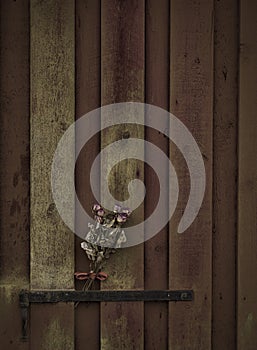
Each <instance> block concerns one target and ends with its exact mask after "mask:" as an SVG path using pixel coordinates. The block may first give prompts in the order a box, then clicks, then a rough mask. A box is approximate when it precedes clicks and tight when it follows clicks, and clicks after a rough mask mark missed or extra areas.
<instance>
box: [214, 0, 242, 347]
mask: <svg viewBox="0 0 257 350" xmlns="http://www.w3.org/2000/svg"><path fill="white" fill-rule="evenodd" d="M237 28H238V5H237V2H235V1H232V0H227V1H215V12H214V33H215V34H214V59H215V61H214V66H215V71H214V89H215V90H214V126H213V128H214V129H213V153H214V154H213V299H212V346H213V349H217V350H218V349H222V348H224V349H228V350H229V349H231V350H234V349H235V348H236V307H235V306H236V223H237V192H236V187H237V126H238V125H237V119H238V116H237V95H238V81H237V80H238V77H237V75H238V30H237Z"/></svg>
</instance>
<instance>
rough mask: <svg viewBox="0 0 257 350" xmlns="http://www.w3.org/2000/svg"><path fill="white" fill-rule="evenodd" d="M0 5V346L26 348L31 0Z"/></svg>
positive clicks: (3, 2)
mask: <svg viewBox="0 0 257 350" xmlns="http://www.w3.org/2000/svg"><path fill="white" fill-rule="evenodd" d="M0 6H1V8H0V13H1V19H0V23H1V38H0V49H1V53H0V56H1V61H0V75H1V81H0V96H1V104H0V113H1V117H0V130H1V133H0V231H1V237H0V310H1V311H0V314H1V317H0V344H1V348H3V349H6V350H12V349H13V350H25V349H28V346H29V344H28V343H23V342H22V341H21V321H20V318H19V316H20V308H19V304H18V300H19V299H18V293H19V291H20V289H22V288H28V285H29V4H28V1H19V2H13V1H12V2H10V1H1V3H0Z"/></svg>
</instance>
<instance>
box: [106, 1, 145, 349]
mask: <svg viewBox="0 0 257 350" xmlns="http://www.w3.org/2000/svg"><path fill="white" fill-rule="evenodd" d="M101 15H102V26H101V27H102V28H101V40H102V44H101V52H102V78H101V83H102V87H101V91H102V97H101V101H102V105H105V104H109V103H116V102H125V101H139V102H143V101H144V1H142V0H139V1H138V0H137V1H136V0H132V1H129V2H127V1H121V0H114V1H112V2H110V1H107V0H104V1H102V7H101ZM124 131H127V132H129V133H130V137H135V138H139V137H143V136H144V131H143V128H141V127H138V126H131V127H126V130H124V127H122V126H118V127H117V128H111V129H109V130H105V131H103V132H102V133H101V146H102V148H104V147H105V146H106V145H107V144H109V143H111V142H113V141H115V140H117V139H119V135H122V134H123V132H124ZM104 161H105V160H102V165H103V162H104ZM122 163H123V164H119V166H117V170H116V179H115V176H114V175H113V174H112V175H110V177H109V183H110V187H111V188H110V190H111V191H112V193H113V195H115V196H117V198H118V199H121V200H122V197H123V194H124V193H126V187H125V186H126V184H124V182H126V180H128V179H129V180H130V179H134V178H139V179H143V176H144V175H143V174H144V171H143V170H144V169H143V164H142V163H140V162H136V161H133V160H129V161H124V162H122ZM124 167H125V170H124ZM124 171H126V173H124ZM124 174H127V175H124ZM119 176H121V178H120V179H119ZM122 176H123V177H122ZM124 176H125V177H126V178H125V179H124ZM123 200H124V199H123ZM143 215H144V208H143V206H141V207H140V209H139V210H137V213H134V215H133V220H135V221H137V220H139V221H140V219H143ZM106 270H107V273H108V274H109V278H108V280H107V281H106V282H104V284H102V288H104V289H142V288H143V285H144V284H143V283H144V282H143V279H144V277H143V245H140V246H136V247H131V248H127V249H121V251H120V252H119V253H117V254H115V255H113V256H112V257H111V259H110V260H109V261H108V264H107V267H106ZM143 333H144V332H143V303H141V302H137V303H124V302H122V303H115V304H114V303H102V304H101V349H104V350H111V349H129V350H131V349H143Z"/></svg>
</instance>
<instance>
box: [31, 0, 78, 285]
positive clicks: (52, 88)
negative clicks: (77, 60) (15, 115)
mask: <svg viewBox="0 0 257 350" xmlns="http://www.w3.org/2000/svg"><path fill="white" fill-rule="evenodd" d="M73 121H74V4H73V1H71V0H66V1H53V0H52V1H51V0H49V1H44V2H42V1H37V0H34V1H32V2H31V287H32V288H33V289H36V288H45V289H47V288H49V289H54V288H58V289H59V288H64V289H70V288H73V272H74V266H73V259H74V256H73V234H72V233H71V232H70V231H69V230H68V229H67V228H66V226H65V225H64V223H63V222H62V219H61V218H60V217H59V214H58V212H57V210H56V207H55V204H54V202H53V199H52V195H51V184H50V175H51V164H52V158H53V155H54V152H55V149H56V146H57V143H58V141H59V139H60V137H61V136H62V134H63V133H64V131H65V130H66V129H67V128H68V126H69V125H70V124H71V123H72V122H73ZM57 271H58V273H56V272H57Z"/></svg>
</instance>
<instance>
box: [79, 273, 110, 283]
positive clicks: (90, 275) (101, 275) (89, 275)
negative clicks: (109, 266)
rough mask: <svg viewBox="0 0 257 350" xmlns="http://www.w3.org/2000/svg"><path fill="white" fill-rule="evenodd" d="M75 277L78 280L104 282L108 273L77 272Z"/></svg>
mask: <svg viewBox="0 0 257 350" xmlns="http://www.w3.org/2000/svg"><path fill="white" fill-rule="evenodd" d="M74 275H75V277H76V279H77V280H81V281H83V280H89V279H91V280H95V279H98V280H99V281H104V280H106V278H107V277H108V275H107V273H105V272H97V273H95V272H93V271H90V272H75V273H74Z"/></svg>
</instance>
